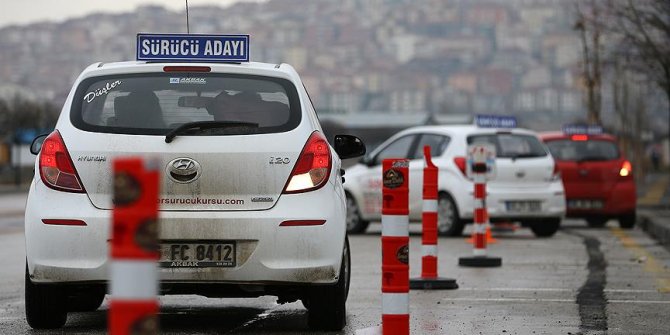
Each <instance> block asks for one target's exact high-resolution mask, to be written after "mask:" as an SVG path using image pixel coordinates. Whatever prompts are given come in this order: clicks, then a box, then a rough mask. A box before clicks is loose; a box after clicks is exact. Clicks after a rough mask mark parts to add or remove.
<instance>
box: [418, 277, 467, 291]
mask: <svg viewBox="0 0 670 335" xmlns="http://www.w3.org/2000/svg"><path fill="white" fill-rule="evenodd" d="M409 288H410V289H411V290H454V289H457V288H458V284H456V279H451V278H442V277H434V278H412V279H410V280H409Z"/></svg>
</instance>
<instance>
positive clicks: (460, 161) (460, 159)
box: [454, 156, 466, 176]
mask: <svg viewBox="0 0 670 335" xmlns="http://www.w3.org/2000/svg"><path fill="white" fill-rule="evenodd" d="M454 164H456V166H457V167H458V169H459V170H461V173H462V174H463V175H464V176H465V174H466V171H465V168H466V165H465V157H460V156H458V157H454Z"/></svg>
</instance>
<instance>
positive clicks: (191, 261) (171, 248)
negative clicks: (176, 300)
mask: <svg viewBox="0 0 670 335" xmlns="http://www.w3.org/2000/svg"><path fill="white" fill-rule="evenodd" d="M235 249H236V244H235V242H234V241H221V242H206V243H164V244H161V258H160V262H159V264H160V266H161V267H164V268H207V267H220V268H230V267H235V265H236V263H237V258H236V250H235Z"/></svg>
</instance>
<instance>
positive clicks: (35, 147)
mask: <svg viewBox="0 0 670 335" xmlns="http://www.w3.org/2000/svg"><path fill="white" fill-rule="evenodd" d="M48 135H49V134H42V135H40V136H37V137H35V139H34V140H33V143H31V144H30V153H31V154H33V155H37V154H39V153H40V150H42V143H44V140H45V139H46V138H47V136H48Z"/></svg>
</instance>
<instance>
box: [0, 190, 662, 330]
mask: <svg viewBox="0 0 670 335" xmlns="http://www.w3.org/2000/svg"><path fill="white" fill-rule="evenodd" d="M1 197H2V200H1V201H0V203H2V204H3V207H2V213H0V215H1V216H2V218H1V219H0V254H1V255H3V257H2V258H0V282H2V283H3V285H0V333H2V334H62V333H66V334H83V333H86V334H104V333H106V329H107V328H106V327H107V325H106V317H107V309H108V299H109V297H107V298H106V301H105V303H104V304H103V306H102V307H101V308H100V309H98V310H97V311H95V312H90V313H72V314H70V315H69V316H68V321H67V324H66V326H65V328H64V329H62V330H54V331H35V330H31V329H30V328H29V327H28V325H27V323H26V321H25V315H24V302H23V268H24V259H25V252H24V238H23V230H22V225H23V222H22V220H23V218H22V214H21V208H22V206H23V201H24V199H25V194H22V193H18V194H10V195H3V196H1ZM410 229H411V231H412V234H411V243H410V274H411V277H416V276H417V275H418V274H419V272H420V267H419V264H420V258H419V257H420V250H421V244H420V243H421V242H420V241H421V237H420V234H419V231H420V227H419V226H418V225H412V227H411V228H410ZM380 231H381V225H380V224H379V223H373V224H372V225H371V226H370V228H369V229H368V231H367V232H366V233H365V234H363V235H354V236H350V242H351V251H352V282H351V289H350V294H349V299H348V302H347V326H346V328H345V329H344V330H343V331H342V332H340V333H341V334H355V333H356V331H360V332H362V333H364V332H366V331H371V329H370V328H371V327H375V326H378V325H379V324H380V322H381V298H380V296H381V294H380V291H381V288H380V283H381V278H380V277H381V269H380V262H381V260H380V254H381V252H380V250H381V249H380V248H381V247H380V237H379V235H380ZM468 234H469V228H468V229H466V232H465V235H466V236H467V235H468ZM494 237H495V238H496V239H497V240H498V243H496V244H493V245H491V247H490V248H489V252H490V254H492V255H496V256H500V257H502V259H503V265H502V267H500V268H488V269H478V268H462V267H458V265H457V263H458V257H461V256H469V255H470V254H471V253H472V246H471V245H470V244H468V243H466V238H465V237H462V238H461V237H459V238H440V240H439V273H440V275H441V276H443V277H451V278H455V279H456V280H457V282H458V284H459V285H460V288H458V289H456V290H448V291H425V292H422V291H412V292H411V294H410V313H411V329H412V334H447V333H450V334H477V333H482V334H503V333H505V334H570V333H572V334H577V333H580V332H581V333H588V334H599V333H603V334H604V333H608V334H662V333H667V331H668V328H667V324H665V323H664V320H665V316H667V315H668V314H669V313H670V253H669V252H668V250H666V249H664V248H663V247H662V246H660V245H659V244H658V243H657V242H656V241H654V240H652V239H651V238H649V237H648V236H647V235H646V233H644V232H643V231H641V230H640V229H639V228H635V229H633V230H629V231H628V230H627V231H624V230H620V229H619V228H617V225H616V224H615V222H614V221H610V222H609V223H608V225H607V226H606V227H605V228H603V229H592V228H587V227H586V225H585V224H584V222H583V221H578V220H566V221H565V222H564V224H563V228H562V229H561V230H560V231H559V232H558V233H557V234H556V235H555V236H554V237H553V238H548V239H539V238H536V237H535V236H533V234H532V233H531V232H530V230H529V229H518V230H516V231H505V232H500V231H494ZM160 320H161V331H162V333H164V334H177V333H179V334H184V333H186V334H221V333H224V334H226V333H230V334H233V333H248V334H307V333H312V332H310V331H309V330H308V327H307V311H306V310H305V309H304V307H303V306H302V304H301V303H300V302H295V303H289V304H284V305H278V304H276V303H275V298H274V297H263V298H259V299H207V298H202V297H198V296H169V297H162V298H161V319H160ZM338 334H339V333H338Z"/></svg>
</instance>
